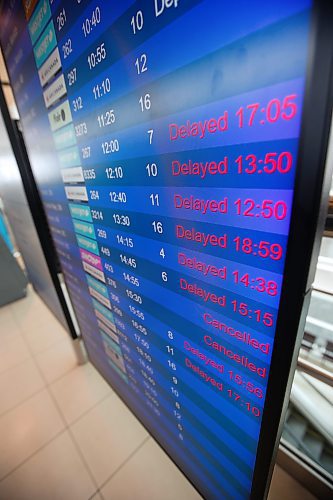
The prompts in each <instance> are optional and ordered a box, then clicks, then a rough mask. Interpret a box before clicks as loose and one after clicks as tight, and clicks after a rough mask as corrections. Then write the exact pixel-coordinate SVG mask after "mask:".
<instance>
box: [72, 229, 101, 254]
mask: <svg viewBox="0 0 333 500" xmlns="http://www.w3.org/2000/svg"><path fill="white" fill-rule="evenodd" d="M76 239H77V242H78V245H79V246H80V247H81V248H84V249H85V250H88V251H89V252H92V253H94V254H95V255H99V249H98V245H97V241H94V240H88V239H87V238H85V237H84V236H81V235H78V234H77V235H76Z"/></svg>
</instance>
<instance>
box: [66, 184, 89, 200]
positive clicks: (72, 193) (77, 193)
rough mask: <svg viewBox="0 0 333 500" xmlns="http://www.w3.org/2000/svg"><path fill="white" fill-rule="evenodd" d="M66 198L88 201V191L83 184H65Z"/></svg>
mask: <svg viewBox="0 0 333 500" xmlns="http://www.w3.org/2000/svg"><path fill="white" fill-rule="evenodd" d="M65 193H66V197H67V199H68V200H80V201H88V193H87V190H86V188H85V187H84V186H65Z"/></svg>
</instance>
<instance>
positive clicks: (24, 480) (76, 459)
mask: <svg viewBox="0 0 333 500" xmlns="http://www.w3.org/2000/svg"><path fill="white" fill-rule="evenodd" d="M95 491H96V487H95V486H94V484H93V482H92V479H91V477H90V475H89V473H88V471H87V469H86V467H85V465H84V463H83V461H82V459H81V457H80V455H79V453H78V451H77V450H76V448H75V446H74V444H73V442H72V440H71V438H70V436H69V433H68V431H65V432H64V433H63V434H61V435H60V436H58V437H57V438H55V439H54V440H53V441H52V442H51V443H49V444H48V445H47V446H45V447H44V448H43V449H42V450H40V451H39V452H38V453H36V454H35V455H34V456H33V457H31V458H30V459H29V460H28V461H27V462H25V463H24V464H23V465H21V466H20V467H19V468H18V469H17V470H15V471H14V472H13V473H12V474H10V475H9V476H8V477H7V478H6V479H4V480H3V481H2V482H1V483H0V498H1V499H7V500H9V499H10V500H88V499H89V498H90V497H91V496H92V495H93V494H94V492H95Z"/></svg>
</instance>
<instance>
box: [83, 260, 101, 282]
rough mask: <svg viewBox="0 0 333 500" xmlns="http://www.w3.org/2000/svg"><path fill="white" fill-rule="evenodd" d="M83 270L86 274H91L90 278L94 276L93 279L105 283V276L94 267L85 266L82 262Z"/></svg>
mask: <svg viewBox="0 0 333 500" xmlns="http://www.w3.org/2000/svg"><path fill="white" fill-rule="evenodd" d="M82 265H83V269H84V270H85V271H86V273H89V274H91V276H94V277H95V278H97V279H99V280H101V281H103V283H105V276H104V273H102V271H100V270H99V269H96V267H93V266H91V265H90V264H87V263H86V262H82Z"/></svg>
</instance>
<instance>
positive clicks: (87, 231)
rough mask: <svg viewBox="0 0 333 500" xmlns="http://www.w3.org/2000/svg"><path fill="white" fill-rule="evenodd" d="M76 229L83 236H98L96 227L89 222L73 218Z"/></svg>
mask: <svg viewBox="0 0 333 500" xmlns="http://www.w3.org/2000/svg"><path fill="white" fill-rule="evenodd" d="M73 224H74V229H75V231H76V232H77V233H79V234H82V235H83V236H88V238H96V235H95V229H94V226H93V225H92V224H89V222H83V221H79V220H75V219H73Z"/></svg>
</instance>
